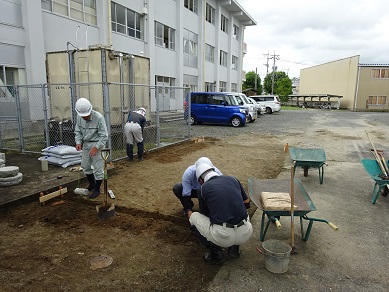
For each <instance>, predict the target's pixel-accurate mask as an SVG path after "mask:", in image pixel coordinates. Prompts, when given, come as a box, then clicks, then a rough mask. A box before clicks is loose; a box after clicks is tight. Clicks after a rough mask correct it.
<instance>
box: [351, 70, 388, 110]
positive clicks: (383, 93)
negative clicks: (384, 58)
mask: <svg viewBox="0 0 389 292" xmlns="http://www.w3.org/2000/svg"><path fill="white" fill-rule="evenodd" d="M382 69H384V70H389V65H386V66H374V65H371V66H370V65H360V70H359V83H358V88H357V94H356V102H355V104H356V109H359V110H382V109H389V100H388V98H389V78H373V77H372V70H382ZM369 96H370V97H385V99H386V103H385V104H381V102H377V101H376V99H374V98H373V99H372V100H373V101H376V103H375V104H372V101H370V102H369Z"/></svg>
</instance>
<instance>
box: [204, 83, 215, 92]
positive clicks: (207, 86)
mask: <svg viewBox="0 0 389 292" xmlns="http://www.w3.org/2000/svg"><path fill="white" fill-rule="evenodd" d="M215 91H216V83H211V82H205V92H215Z"/></svg>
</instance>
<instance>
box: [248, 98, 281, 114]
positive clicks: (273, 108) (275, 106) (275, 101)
mask: <svg viewBox="0 0 389 292" xmlns="http://www.w3.org/2000/svg"><path fill="white" fill-rule="evenodd" d="M251 98H252V99H254V100H255V101H256V102H257V103H259V104H262V105H264V106H265V107H266V113H267V114H272V113H273V112H279V111H280V110H281V102H280V98H279V97H278V95H252V96H251Z"/></svg>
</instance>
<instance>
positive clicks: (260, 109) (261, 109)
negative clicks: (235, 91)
mask: <svg viewBox="0 0 389 292" xmlns="http://www.w3.org/2000/svg"><path fill="white" fill-rule="evenodd" d="M247 99H248V100H249V101H250V102H251V103H252V104H254V106H255V108H256V109H257V113H258V115H262V114H265V113H266V107H265V106H264V105H262V104H259V103H257V102H256V101H255V100H254V99H252V98H251V97H247Z"/></svg>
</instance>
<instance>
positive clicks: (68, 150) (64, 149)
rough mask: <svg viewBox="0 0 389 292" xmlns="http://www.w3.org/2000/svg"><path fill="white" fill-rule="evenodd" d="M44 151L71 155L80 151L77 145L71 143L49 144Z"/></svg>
mask: <svg viewBox="0 0 389 292" xmlns="http://www.w3.org/2000/svg"><path fill="white" fill-rule="evenodd" d="M42 152H49V153H54V154H57V155H61V156H62V155H71V154H73V155H74V154H79V153H80V151H77V149H76V147H73V146H69V145H55V146H49V147H47V148H45V149H42Z"/></svg>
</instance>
